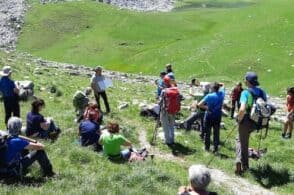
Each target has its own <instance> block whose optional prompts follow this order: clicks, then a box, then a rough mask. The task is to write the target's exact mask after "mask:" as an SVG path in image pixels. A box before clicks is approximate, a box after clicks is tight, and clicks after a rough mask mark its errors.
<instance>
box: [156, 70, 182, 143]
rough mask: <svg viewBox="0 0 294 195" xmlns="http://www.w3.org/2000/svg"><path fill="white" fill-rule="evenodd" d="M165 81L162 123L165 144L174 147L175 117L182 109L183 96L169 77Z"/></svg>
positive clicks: (161, 113) (162, 100)
mask: <svg viewBox="0 0 294 195" xmlns="http://www.w3.org/2000/svg"><path fill="white" fill-rule="evenodd" d="M163 81H164V84H165V86H166V88H165V89H163V90H162V93H161V95H160V103H159V105H160V107H161V109H160V121H161V124H162V128H163V131H164V138H165V143H166V144H167V145H173V144H174V124H175V115H176V114H177V113H178V112H179V111H180V109H181V96H180V92H179V90H178V88H177V87H176V86H175V85H174V84H173V82H172V81H171V79H170V77H169V76H168V75H166V76H165V77H164V78H163Z"/></svg>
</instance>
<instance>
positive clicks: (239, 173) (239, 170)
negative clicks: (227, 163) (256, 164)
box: [235, 162, 242, 176]
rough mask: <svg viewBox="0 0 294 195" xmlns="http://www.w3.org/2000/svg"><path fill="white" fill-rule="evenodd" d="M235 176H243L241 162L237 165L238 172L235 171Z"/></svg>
mask: <svg viewBox="0 0 294 195" xmlns="http://www.w3.org/2000/svg"><path fill="white" fill-rule="evenodd" d="M235 174H236V175H238V176H241V175H242V166H241V163H240V162H237V163H236V170H235Z"/></svg>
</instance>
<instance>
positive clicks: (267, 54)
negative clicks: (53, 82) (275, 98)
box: [18, 0, 294, 95]
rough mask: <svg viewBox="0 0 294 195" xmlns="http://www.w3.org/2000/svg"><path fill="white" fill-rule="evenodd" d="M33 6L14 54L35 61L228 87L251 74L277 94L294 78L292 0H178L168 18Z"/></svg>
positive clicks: (82, 5) (87, 6) (87, 5)
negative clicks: (165, 72)
mask: <svg viewBox="0 0 294 195" xmlns="http://www.w3.org/2000/svg"><path fill="white" fill-rule="evenodd" d="M31 3H32V8H31V9H30V11H29V12H28V14H27V16H26V23H25V26H24V28H23V31H22V33H21V36H20V39H19V42H18V49H19V50H20V51H27V52H30V53H32V54H33V55H35V56H41V57H44V58H46V59H50V60H56V61H63V62H70V63H76V64H85V65H88V66H92V67H93V66H96V65H97V64H102V65H103V66H105V67H106V68H107V69H112V70H119V71H123V72H136V73H138V72H142V73H144V74H152V75H157V74H158V72H159V71H161V70H162V69H163V67H164V64H166V63H172V64H173V65H174V71H175V73H176V77H177V78H178V79H181V80H189V79H190V78H191V77H197V78H199V79H201V80H210V81H214V80H219V81H222V82H225V83H226V84H232V83H235V82H236V81H237V80H242V78H243V75H244V74H245V72H246V71H248V70H253V71H256V72H258V74H259V77H260V81H261V84H262V86H264V87H265V88H266V90H267V91H268V92H270V93H271V94H275V95H282V94H284V91H285V88H286V87H287V86H288V85H289V84H290V83H293V81H294V80H293V76H292V75H293V73H294V69H293V67H292V64H293V63H292V62H293V56H294V55H293V52H294V48H293V42H292V40H293V34H294V31H293V29H294V28H293V20H294V18H293V14H292V6H291V5H293V2H292V1H291V0H279V1H276V0H259V1H257V0H248V1H237V0H182V1H178V3H177V4H178V5H177V9H178V10H177V9H176V10H175V11H174V12H170V13H139V12H131V11H127V10H117V8H114V7H111V6H109V5H105V4H100V3H96V2H92V1H88V0H85V1H82V2H74V3H72V2H71V3H60V4H46V5H39V4H37V1H34V0H33V1H31ZM204 5H205V6H204ZM273 26H274V28H273Z"/></svg>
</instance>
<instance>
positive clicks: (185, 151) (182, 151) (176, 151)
mask: <svg viewBox="0 0 294 195" xmlns="http://www.w3.org/2000/svg"><path fill="white" fill-rule="evenodd" d="M168 147H169V148H170V149H171V150H172V154H173V155H174V156H183V155H191V154H194V153H196V150H195V149H191V148H189V147H187V146H184V145H182V144H180V143H174V144H173V145H169V146H168Z"/></svg>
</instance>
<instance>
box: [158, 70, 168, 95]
mask: <svg viewBox="0 0 294 195" xmlns="http://www.w3.org/2000/svg"><path fill="white" fill-rule="evenodd" d="M165 75H166V72H161V73H160V75H159V76H160V78H159V79H158V80H156V85H157V92H156V99H158V98H159V96H160V94H161V91H162V90H163V89H164V87H165V85H164V82H163V78H164V76H165Z"/></svg>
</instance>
